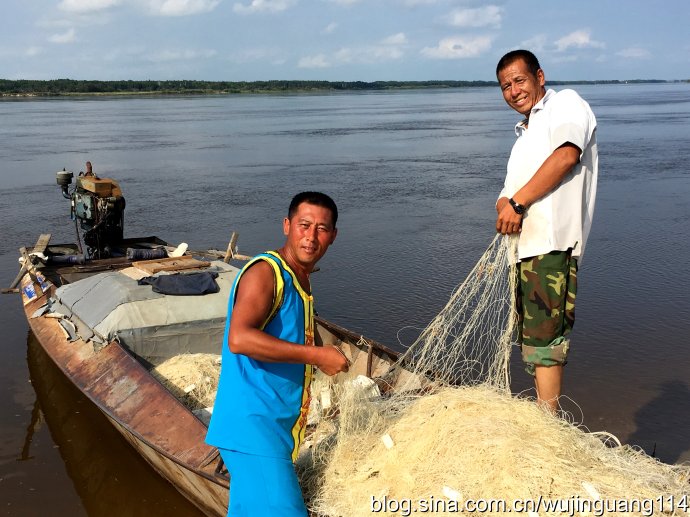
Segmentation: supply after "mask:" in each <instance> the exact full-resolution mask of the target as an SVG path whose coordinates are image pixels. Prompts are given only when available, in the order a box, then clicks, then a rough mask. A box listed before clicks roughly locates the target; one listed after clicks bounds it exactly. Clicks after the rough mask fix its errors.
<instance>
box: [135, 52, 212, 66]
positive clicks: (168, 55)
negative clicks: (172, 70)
mask: <svg viewBox="0 0 690 517" xmlns="http://www.w3.org/2000/svg"><path fill="white" fill-rule="evenodd" d="M216 54H217V52H216V51H215V50H190V49H187V50H161V51H159V52H154V53H153V54H149V55H148V56H146V59H147V60H149V61H153V62H154V63H164V62H169V61H189V60H193V59H194V60H195V59H208V58H211V57H213V56H215V55H216Z"/></svg>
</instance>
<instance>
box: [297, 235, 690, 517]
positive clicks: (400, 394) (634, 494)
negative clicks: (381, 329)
mask: <svg viewBox="0 0 690 517" xmlns="http://www.w3.org/2000/svg"><path fill="white" fill-rule="evenodd" d="M515 241H516V239H514V238H510V237H502V236H497V237H496V239H494V241H493V242H492V243H491V245H490V246H489V248H488V249H487V251H486V253H484V255H483V256H482V258H481V259H480V260H479V262H478V263H477V265H476V266H475V267H474V269H473V270H472V271H471V272H470V274H469V275H468V276H467V279H466V280H465V281H464V282H463V283H462V284H461V285H460V286H459V287H458V288H457V289H456V290H455V291H454V292H453V293H452V295H451V297H450V299H449V301H448V303H447V304H446V306H445V307H444V308H443V309H442V310H441V312H440V313H439V314H438V315H437V316H436V317H435V318H434V319H433V321H431V323H430V324H429V325H428V327H427V328H426V329H424V330H423V331H422V332H421V334H420V335H419V337H418V338H417V339H416V341H415V342H414V343H413V344H412V345H411V346H410V347H409V349H408V350H407V351H406V352H405V353H404V354H403V355H402V356H401V357H400V359H399V360H398V361H397V362H396V364H395V365H393V367H392V368H391V369H390V370H389V371H388V372H387V373H386V374H384V375H383V376H382V377H380V378H377V379H374V380H373V381H371V380H367V379H362V378H361V377H353V375H352V374H339V375H338V376H336V377H334V378H327V377H318V378H317V380H316V382H315V383H314V384H313V385H312V394H313V396H314V398H315V399H316V400H317V402H318V400H321V401H322V403H321V404H318V403H317V404H316V405H315V406H316V407H315V408H314V409H315V411H313V413H316V414H315V415H312V418H314V419H316V425H315V430H314V432H313V433H312V435H311V438H310V441H309V442H308V443H307V444H305V445H306V447H305V450H304V451H303V454H302V455H301V457H300V459H299V461H298V464H297V468H298V473H299V475H300V480H301V483H302V487H303V489H304V491H305V496H306V499H307V502H308V505H309V508H310V511H311V512H312V513H313V514H316V515H324V516H331V517H337V516H343V517H351V516H359V515H370V514H371V513H372V511H374V512H376V513H380V514H381V515H400V514H401V512H403V513H405V511H406V510H409V511H410V512H413V511H414V510H413V509H414V508H417V510H419V509H420V508H422V506H420V505H421V504H422V503H424V505H425V506H424V508H425V509H426V510H429V509H431V510H433V512H434V513H435V514H438V515H442V514H446V513H447V514H453V515H458V514H463V513H464V512H463V508H466V507H465V506H463V505H464V504H465V503H466V502H467V501H470V500H471V501H475V502H476V501H478V500H482V501H489V500H494V503H493V504H494V506H492V507H491V508H487V511H486V512H485V513H488V514H493V513H502V512H503V511H510V510H505V508H502V507H501V506H500V505H501V504H512V503H511V502H512V501H514V500H517V499H521V500H525V501H527V500H531V501H537V500H539V498H542V500H543V501H554V502H555V503H554V504H565V505H567V504H570V505H571V506H570V507H568V506H561V507H555V508H551V510H549V509H547V508H545V507H542V508H541V512H542V514H544V515H546V514H549V515H559V514H569V513H570V514H571V515H572V514H573V513H572V512H573V511H574V512H575V513H586V511H587V508H588V507H587V506H586V504H587V502H589V504H590V506H589V510H590V511H591V512H594V511H596V508H598V507H596V506H591V504H600V505H601V504H604V503H605V502H607V501H608V502H611V501H613V502H616V501H627V502H630V501H633V500H637V501H638V502H639V501H641V499H644V498H648V499H650V500H655V501H656V502H657V503H658V502H660V501H661V499H659V498H660V497H665V498H667V499H664V501H668V500H670V499H669V498H672V499H673V500H675V501H686V502H690V500H689V499H690V496H689V495H688V494H689V492H690V484H689V483H690V481H689V479H690V468H689V467H687V466H678V465H676V466H671V465H666V464H663V463H661V462H659V461H657V460H655V459H653V458H651V457H649V456H647V455H646V454H644V453H643V452H642V451H640V450H638V449H635V448H632V447H628V446H622V447H613V446H611V445H612V441H610V440H606V441H603V440H602V439H600V438H599V437H598V436H596V435H594V434H591V433H588V432H587V431H586V429H584V428H583V427H581V426H578V425H577V424H576V423H574V422H571V421H570V420H571V419H570V417H569V415H567V414H561V415H558V416H556V415H553V414H552V413H550V412H549V411H548V410H546V409H543V408H542V407H540V406H539V405H537V404H535V403H534V401H533V400H531V399H529V398H527V397H518V396H513V395H511V393H510V377H509V357H510V350H511V346H512V345H511V340H512V337H513V335H514V331H515V321H516V319H515V312H514V309H513V307H514V302H513V293H514V291H515V289H514V281H515V280H516V274H515V271H514V269H515V268H514V266H513V265H511V264H512V263H513V262H514V261H513V260H512V259H513V258H514V256H515V246H516V242H515ZM401 372H407V374H406V375H401ZM409 373H411V375H410V374H409ZM401 379H403V380H402V382H401ZM324 398H326V399H327V401H328V404H325V403H323V399H324ZM655 498H656V499H655ZM559 501H565V502H564V503H558V502H559ZM594 501H599V503H593V502H594ZM578 504H579V505H580V506H574V505H578ZM406 505H407V506H406ZM414 505H417V506H414ZM583 505H585V506H583ZM572 508H575V510H572ZM577 508H580V510H583V509H584V510H583V511H581V512H577ZM626 508H628V509H629V507H626ZM655 509H656V511H655V512H654V513H655V514H659V515H661V511H662V510H663V508H661V507H660V506H659V505H658V504H657V505H656V507H655ZM666 509H667V510H668V505H666ZM571 510H572V511H571ZM634 510H635V507H633V511H631V512H629V513H631V514H642V513H643V512H645V509H644V508H641V507H640V506H639V505H638V507H637V510H638V511H637V512H635V511H634ZM681 510H682V509H681ZM533 511H534V512H535V513H539V511H540V510H539V509H538V508H533ZM615 511H619V510H615ZM407 514H408V515H409V514H410V513H407ZM646 515H651V513H648V512H647V513H646Z"/></svg>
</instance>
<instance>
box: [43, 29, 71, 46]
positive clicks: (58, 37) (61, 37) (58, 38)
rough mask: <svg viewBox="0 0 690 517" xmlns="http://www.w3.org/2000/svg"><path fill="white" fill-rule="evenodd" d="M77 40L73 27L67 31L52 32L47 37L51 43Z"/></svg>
mask: <svg viewBox="0 0 690 517" xmlns="http://www.w3.org/2000/svg"><path fill="white" fill-rule="evenodd" d="M76 40H77V32H76V31H75V30H74V29H69V30H68V31H67V32H61V33H58V34H53V35H52V36H50V37H49V38H48V41H50V42H51V43H72V42H73V41H76Z"/></svg>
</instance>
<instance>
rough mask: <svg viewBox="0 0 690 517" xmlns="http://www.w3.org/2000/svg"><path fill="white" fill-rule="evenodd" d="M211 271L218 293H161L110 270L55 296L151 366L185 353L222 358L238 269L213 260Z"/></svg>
mask: <svg viewBox="0 0 690 517" xmlns="http://www.w3.org/2000/svg"><path fill="white" fill-rule="evenodd" d="M208 271H216V272H218V273H219V275H218V278H217V279H216V282H217V283H218V286H219V287H220V291H219V292H218V293H214V294H206V295H203V296H169V295H162V294H158V293H154V292H153V290H152V289H151V286H148V285H138V284H137V281H136V280H134V279H132V278H130V277H128V276H126V275H124V274H122V273H120V272H107V273H100V274H98V275H94V276H92V277H89V278H86V279H83V280H80V281H78V282H74V283H72V284H67V285H64V286H62V287H60V288H59V289H58V290H57V291H56V298H57V301H58V302H59V304H61V305H63V306H64V307H65V308H68V309H69V310H70V311H71V312H72V313H73V314H74V316H76V317H77V318H78V319H79V320H81V322H83V323H84V324H85V325H87V326H88V327H89V328H90V329H91V330H92V331H93V332H95V333H96V334H97V335H100V336H102V337H103V338H104V339H105V340H106V341H110V340H111V339H115V338H117V339H119V340H120V342H121V343H123V344H124V345H126V346H127V347H128V348H130V349H131V350H132V351H133V352H134V353H136V354H137V355H140V356H142V357H145V358H147V359H148V360H150V361H151V362H154V363H158V362H160V361H161V360H164V359H167V358H169V357H172V356H174V355H178V354H181V353H200V352H204V353H216V354H219V353H220V347H221V345H222V334H223V328H224V325H225V316H226V313H227V304H228V297H229V296H230V289H231V288H232V283H233V281H234V279H235V276H236V275H237V272H238V271H239V270H238V269H237V268H236V267H234V266H231V265H228V264H225V263H224V262H221V261H214V262H213V263H212V265H211V268H209V269H208ZM55 305H56V308H57V307H58V305H57V304H55ZM58 311H59V312H63V313H64V312H65V311H64V308H63V310H60V309H58ZM80 334H82V336H83V334H84V333H82V332H80ZM84 337H86V336H84Z"/></svg>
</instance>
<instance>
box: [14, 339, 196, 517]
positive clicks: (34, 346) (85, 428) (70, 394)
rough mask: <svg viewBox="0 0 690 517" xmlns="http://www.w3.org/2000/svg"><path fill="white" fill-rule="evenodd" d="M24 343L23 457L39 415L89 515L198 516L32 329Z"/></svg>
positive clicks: (29, 457) (27, 449) (28, 453)
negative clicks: (26, 408)
mask: <svg viewBox="0 0 690 517" xmlns="http://www.w3.org/2000/svg"><path fill="white" fill-rule="evenodd" d="M27 347H28V357H27V362H28V365H29V372H30V374H31V383H32V384H33V387H34V389H35V390H36V402H35V404H34V409H33V410H32V418H31V424H30V426H29V429H28V430H27V435H26V440H25V445H24V448H23V450H22V459H23V460H28V459H33V457H32V456H31V454H30V447H31V438H32V436H33V434H34V431H35V428H36V426H37V425H38V424H39V421H40V420H41V419H42V418H45V422H46V424H47V425H48V428H49V430H50V435H51V437H52V439H53V441H54V442H55V445H56V446H57V447H58V448H59V451H60V456H61V457H62V460H63V461H64V463H65V466H66V467H67V473H68V475H69V477H70V479H71V480H72V483H73V485H74V488H75V490H76V491H77V493H78V494H79V497H80V499H81V502H82V504H83V505H84V508H85V509H86V512H87V514H88V515H89V516H93V517H98V516H103V517H112V516H113V515H131V516H142V517H144V516H150V515H189V516H194V515H201V513H200V512H199V511H198V510H197V509H196V508H195V507H194V506H193V505H192V504H191V503H189V502H187V500H186V499H185V498H184V497H182V495H180V494H177V493H176V492H175V491H174V490H171V488H172V487H171V486H170V485H169V484H168V483H167V482H166V481H164V480H163V478H161V477H160V476H158V475H157V473H156V472H155V471H154V470H153V469H152V468H151V467H150V466H149V465H148V464H147V463H146V462H145V461H144V460H143V459H142V458H141V457H140V456H139V455H138V454H137V453H135V451H134V449H132V447H131V446H130V445H129V444H128V443H127V442H125V440H124V439H123V438H122V437H121V436H120V435H119V433H118V432H117V431H116V430H115V428H114V427H113V426H112V425H111V424H110V422H109V421H108V420H107V419H106V418H105V416H104V415H103V414H102V413H101V412H100V411H99V410H98V409H96V407H95V406H94V405H93V404H92V403H91V402H90V401H89V400H88V399H87V398H86V397H85V396H84V395H82V394H81V393H80V392H79V391H78V390H77V389H76V388H75V387H74V386H73V385H72V384H71V383H70V382H69V381H68V380H67V378H66V377H65V376H64V375H63V374H62V372H61V371H60V370H59V369H58V368H57V367H56V366H55V364H54V363H53V362H52V360H51V359H50V357H48V355H47V354H46V353H45V352H44V350H43V349H42V348H41V345H40V344H39V343H38V341H37V340H36V338H35V336H34V335H33V334H32V333H30V334H29V338H28V343H27ZM41 415H42V416H41ZM114 459H116V461H113V460H114Z"/></svg>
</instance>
